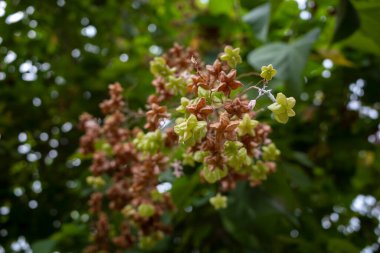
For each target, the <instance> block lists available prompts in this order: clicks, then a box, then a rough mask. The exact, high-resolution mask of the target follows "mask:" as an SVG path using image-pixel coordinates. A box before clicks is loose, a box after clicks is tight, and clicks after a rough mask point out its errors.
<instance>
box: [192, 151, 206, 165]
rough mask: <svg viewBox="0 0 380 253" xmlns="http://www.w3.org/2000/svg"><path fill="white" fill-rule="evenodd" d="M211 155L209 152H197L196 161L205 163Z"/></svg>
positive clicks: (195, 154)
mask: <svg viewBox="0 0 380 253" xmlns="http://www.w3.org/2000/svg"><path fill="white" fill-rule="evenodd" d="M208 155H209V152H207V151H196V152H195V153H194V160H195V161H196V162H199V163H203V162H204V160H205V158H206V156H208Z"/></svg>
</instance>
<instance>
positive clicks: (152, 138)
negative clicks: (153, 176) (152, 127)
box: [133, 130, 164, 154]
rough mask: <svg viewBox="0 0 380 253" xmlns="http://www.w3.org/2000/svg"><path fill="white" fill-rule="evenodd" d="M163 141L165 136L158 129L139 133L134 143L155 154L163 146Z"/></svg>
mask: <svg viewBox="0 0 380 253" xmlns="http://www.w3.org/2000/svg"><path fill="white" fill-rule="evenodd" d="M163 141H164V140H163V136H162V134H161V132H160V130H156V131H155V132H148V133H146V134H143V133H139V134H138V135H137V136H136V138H135V139H134V140H133V143H134V144H135V145H136V148H137V149H138V150H141V151H143V152H145V153H150V154H154V153H157V152H158V151H159V150H160V149H161V148H162V146H163Z"/></svg>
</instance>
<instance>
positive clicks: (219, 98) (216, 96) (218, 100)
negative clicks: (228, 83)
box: [198, 87, 226, 106]
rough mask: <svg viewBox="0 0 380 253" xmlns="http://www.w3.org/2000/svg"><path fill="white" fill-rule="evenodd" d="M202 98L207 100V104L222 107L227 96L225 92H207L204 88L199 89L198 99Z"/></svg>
mask: <svg viewBox="0 0 380 253" xmlns="http://www.w3.org/2000/svg"><path fill="white" fill-rule="evenodd" d="M202 97H203V98H205V99H206V102H207V104H212V105H214V106H219V105H222V104H223V102H224V101H225V99H226V96H225V95H224V93H223V92H219V91H211V90H206V89H203V88H202V87H199V88H198V98H202Z"/></svg>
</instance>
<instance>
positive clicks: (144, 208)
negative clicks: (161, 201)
mask: <svg viewBox="0 0 380 253" xmlns="http://www.w3.org/2000/svg"><path fill="white" fill-rule="evenodd" d="M137 212H138V214H139V215H140V216H141V217H144V218H149V217H152V216H153V214H154V212H155V208H154V206H153V205H151V204H141V205H139V207H138V209H137Z"/></svg>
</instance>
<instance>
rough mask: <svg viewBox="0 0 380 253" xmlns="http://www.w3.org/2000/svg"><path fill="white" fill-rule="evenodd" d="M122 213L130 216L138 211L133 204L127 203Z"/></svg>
mask: <svg viewBox="0 0 380 253" xmlns="http://www.w3.org/2000/svg"><path fill="white" fill-rule="evenodd" d="M121 213H122V214H123V215H124V216H125V217H130V216H132V215H134V214H135V213H136V210H135V209H134V208H133V206H132V205H126V206H125V207H124V208H123V209H122V210H121Z"/></svg>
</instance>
